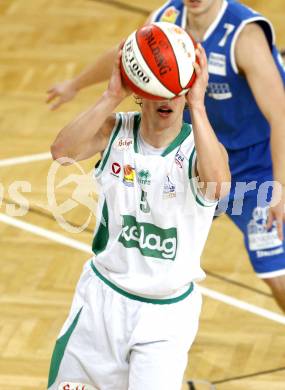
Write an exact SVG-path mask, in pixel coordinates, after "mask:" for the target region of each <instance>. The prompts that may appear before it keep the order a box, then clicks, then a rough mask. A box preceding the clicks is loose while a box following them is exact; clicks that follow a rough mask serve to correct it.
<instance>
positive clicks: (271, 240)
mask: <svg viewBox="0 0 285 390" xmlns="http://www.w3.org/2000/svg"><path fill="white" fill-rule="evenodd" d="M257 193H258V188H257V189H256V190H255V191H250V192H249V193H246V194H245V196H244V199H243V207H242V213H241V214H240V215H236V214H235V212H233V211H234V209H233V210H232V209H231V208H230V209H229V210H228V212H227V214H228V216H229V217H230V218H231V219H232V221H233V222H234V223H235V224H236V225H237V227H238V228H239V229H240V230H241V232H242V233H243V236H244V243H245V247H246V250H247V252H248V256H249V259H250V261H251V264H252V266H253V269H254V271H255V272H256V274H257V276H258V277H259V278H261V279H263V280H264V282H265V283H267V284H268V286H269V287H270V289H271V291H272V294H273V296H274V298H275V300H276V302H277V303H278V305H279V306H280V308H281V309H282V310H283V311H284V312H285V242H284V241H283V242H282V241H280V240H279V239H278V235H277V229H276V226H275V225H274V226H273V228H272V229H270V230H267V228H266V223H267V213H268V203H267V202H266V203H260V204H257V199H258V196H257ZM259 201H260V200H259ZM267 201H269V199H267ZM236 211H237V210H236ZM284 228H285V226H284Z"/></svg>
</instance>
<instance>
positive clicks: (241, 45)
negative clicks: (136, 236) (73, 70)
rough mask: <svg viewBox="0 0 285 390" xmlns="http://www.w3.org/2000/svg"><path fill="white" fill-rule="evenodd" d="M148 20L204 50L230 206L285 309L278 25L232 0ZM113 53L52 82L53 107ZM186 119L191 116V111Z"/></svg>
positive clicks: (283, 114)
mask: <svg viewBox="0 0 285 390" xmlns="http://www.w3.org/2000/svg"><path fill="white" fill-rule="evenodd" d="M150 21H168V22H172V23H175V24H177V25H179V26H181V27H183V28H186V30H187V31H189V32H190V33H191V34H192V35H193V36H194V38H195V39H196V40H198V41H200V42H201V43H202V45H203V47H204V49H205V50H206V54H207V57H208V63H209V86H208V90H207V93H206V98H205V106H206V110H207V115H208V118H209V121H210V123H211V125H212V127H213V128H214V130H215V133H216V135H217V137H218V139H219V141H220V142H221V143H222V144H223V145H224V146H225V148H226V150H227V152H228V156H229V164H230V167H231V174H232V188H231V192H230V195H229V202H228V205H227V207H225V208H226V209H227V210H226V213H227V215H228V216H229V218H230V219H231V220H232V221H233V222H234V223H235V225H236V226H237V227H238V228H239V230H240V231H241V232H242V234H243V238H244V244H245V248H246V250H247V253H248V258H249V260H250V262H251V265H252V267H253V269H254V271H255V273H256V275H257V276H258V277H259V278H261V279H262V280H264V282H265V283H266V284H267V285H268V286H269V288H270V289H271V291H272V295H273V297H274V298H275V300H276V302H277V303H278V305H279V306H280V308H281V309H282V310H283V312H284V313H285V240H284V235H283V230H284V231H285V137H284V124H285V95H284V85H285V69H284V66H283V67H282V64H281V61H280V58H281V56H280V55H279V53H278V51H277V49H276V46H275V42H274V41H275V34H274V31H273V26H272V24H271V23H270V22H269V21H268V20H267V19H266V18H264V16H262V15H260V14H259V13H257V12H255V11H254V10H253V9H250V8H248V7H246V6H244V5H243V4H242V2H241V3H240V2H238V1H234V0H228V1H225V0H169V1H166V2H164V4H162V7H161V8H160V9H158V10H156V11H155V12H154V13H153V14H152V15H151V16H150V17H149V19H148V20H147V22H150ZM254 50H255V51H254ZM115 53H116V50H115V48H114V49H112V50H110V51H109V52H107V53H105V54H104V55H103V56H102V57H100V58H99V59H98V60H97V61H96V63H95V64H93V65H92V66H90V67H89V68H86V69H85V70H84V71H83V72H82V73H81V74H80V75H78V76H76V77H74V78H73V79H72V80H69V81H65V82H63V83H60V84H58V85H56V86H54V87H53V88H51V89H50V91H49V98H48V100H49V101H50V100H54V101H55V102H54V103H53V104H52V108H53V109H55V108H57V107H59V106H60V105H61V104H63V103H64V102H66V101H68V100H70V99H72V98H73V97H74V96H75V94H76V93H77V92H78V91H79V90H81V89H82V88H85V87H87V86H89V85H91V84H93V83H97V82H100V81H102V80H104V79H107V78H108V77H109V74H110V71H111V64H112V61H113V60H112V59H114V58H115ZM264 91H266V93H264ZM184 120H185V122H187V121H189V115H188V113H187V112H185V115H184ZM239 183H244V184H246V186H247V190H246V192H245V193H241V194H239V193H238V192H239V191H238V190H237V191H235V190H236V188H238V184H239ZM249 183H251V184H252V186H251V184H249ZM266 183H274V185H273V190H272V188H271V189H269V191H268V193H267V194H266V196H259V195H258V194H260V192H259V191H260V189H262V186H263V184H266ZM253 187H255V188H253ZM271 190H272V191H271ZM261 193H262V191H261ZM263 195H264V194H263ZM239 198H240V199H242V202H243V206H242V212H241V213H240V212H237V213H235V212H234V211H233V210H234V204H235V203H234V202H235V200H237V203H238V202H239V201H240V199H239ZM261 198H262V199H265V200H264V201H263V200H262V199H261ZM220 204H222V202H221V203H220ZM222 208H223V207H222Z"/></svg>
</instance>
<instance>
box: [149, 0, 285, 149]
mask: <svg viewBox="0 0 285 390" xmlns="http://www.w3.org/2000/svg"><path fill="white" fill-rule="evenodd" d="M155 17H156V20H163V21H171V22H173V23H176V24H179V25H181V26H182V27H184V28H187V27H188V28H189V27H190V30H191V26H187V9H186V7H185V6H184V5H183V1H182V0H180V1H179V0H176V1H171V2H169V3H168V4H167V5H165V7H164V8H162V9H161V10H160V12H159V13H157V14H156V16H155ZM254 21H257V22H258V23H261V24H262V27H263V28H264V31H265V33H266V35H267V37H268V41H269V42H270V45H271V42H272V40H273V37H272V34H273V32H272V31H271V28H270V24H269V22H268V21H267V20H266V19H265V18H263V17H262V16H261V15H259V14H257V13H255V12H254V11H252V10H251V9H249V8H247V7H245V6H243V5H241V4H239V3H236V2H230V3H228V2H227V1H224V2H223V5H222V7H221V9H220V11H219V13H218V14H217V16H216V18H215V20H214V21H213V22H212V23H211V25H210V26H209V27H208V29H207V31H206V33H205V35H204V37H203V40H202V45H203V47H204V49H205V51H206V54H207V57H208V70H209V84H208V90H207V94H206V98H205V104H206V107H207V113H208V116H209V119H210V122H211V124H212V126H213V128H214V130H215V132H216V134H217V136H218V138H219V140H220V141H221V142H222V143H223V144H224V145H225V146H226V148H227V149H229V150H232V149H242V148H244V147H247V146H250V145H252V144H257V143H259V142H262V141H264V140H266V139H268V138H269V126H268V123H267V122H266V120H265V118H264V116H263V115H262V113H261V112H260V110H259V108H258V107H257V104H256V102H255V99H254V98H253V95H252V92H251V90H250V88H249V86H248V83H247V81H246V79H245V78H244V77H243V76H241V75H240V74H239V70H238V68H237V64H236V61H235V44H236V40H237V38H238V35H239V33H240V31H241V30H242V28H243V27H244V26H245V25H246V24H247V23H250V22H254ZM273 56H274V59H275V61H276V63H277V65H278V66H279V70H280V72H281V73H282V75H283V76H284V72H283V71H282V70H281V66H280V63H279V62H278V58H277V51H276V48H275V47H274V46H273ZM284 79H285V77H284ZM185 120H186V121H190V118H189V115H188V113H186V117H185ZM249 127H250V131H249Z"/></svg>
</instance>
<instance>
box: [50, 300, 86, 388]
mask: <svg viewBox="0 0 285 390" xmlns="http://www.w3.org/2000/svg"><path fill="white" fill-rule="evenodd" d="M81 311H82V307H81V309H80V310H79V312H78V313H77V315H76V317H75V318H74V320H73V322H72V324H71V325H70V327H69V328H68V329H67V331H66V332H65V333H64V334H63V335H62V336H61V337H60V338H59V339H58V340H56V343H55V347H54V351H53V354H52V358H51V363H50V369H49V377H48V387H50V386H52V385H53V384H54V382H55V380H56V377H57V374H58V371H59V366H60V363H61V361H62V358H63V355H64V351H65V349H66V346H67V343H68V341H69V339H70V336H71V335H72V333H73V331H74V329H75V327H76V325H77V323H78V320H79V317H80V314H81Z"/></svg>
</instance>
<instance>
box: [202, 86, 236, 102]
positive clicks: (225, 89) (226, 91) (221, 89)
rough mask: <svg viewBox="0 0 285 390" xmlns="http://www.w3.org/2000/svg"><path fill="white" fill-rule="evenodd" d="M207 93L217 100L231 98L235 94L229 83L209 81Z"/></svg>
mask: <svg viewBox="0 0 285 390" xmlns="http://www.w3.org/2000/svg"><path fill="white" fill-rule="evenodd" d="M207 95H208V96H209V97H211V98H213V99H215V100H226V99H231V98H232V96H233V95H232V93H231V90H230V86H229V84H227V83H209V84H208V87H207Z"/></svg>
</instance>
